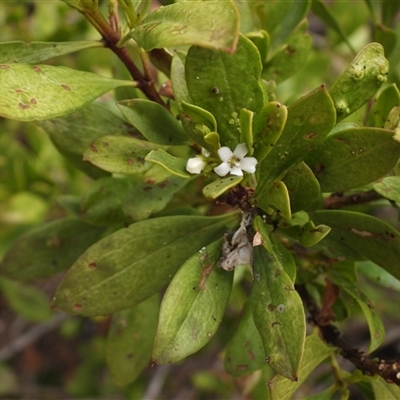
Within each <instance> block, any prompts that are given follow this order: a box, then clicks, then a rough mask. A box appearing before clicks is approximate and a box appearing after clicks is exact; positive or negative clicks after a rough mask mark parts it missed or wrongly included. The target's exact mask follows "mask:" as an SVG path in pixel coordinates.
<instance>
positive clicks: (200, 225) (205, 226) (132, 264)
mask: <svg viewBox="0 0 400 400" xmlns="http://www.w3.org/2000/svg"><path fill="white" fill-rule="evenodd" d="M237 218H238V216H237V214H236V213H232V214H227V215H224V216H221V217H195V216H171V217H161V218H154V219H149V220H145V221H140V222H137V223H134V224H132V225H130V226H129V227H128V228H123V229H121V230H118V231H116V232H114V233H112V234H110V235H108V236H106V237H105V238H104V239H102V240H100V241H99V242H97V243H96V244H94V245H93V246H91V247H90V248H89V249H88V250H87V251H86V252H84V253H83V254H82V255H81V256H80V257H79V258H78V260H77V261H76V262H75V263H74V265H73V266H72V267H71V268H70V270H69V271H68V272H67V274H66V275H65V277H64V279H63V281H62V282H61V284H60V285H59V287H58V289H57V292H56V294H55V297H54V299H53V308H56V309H59V310H61V311H64V312H68V313H72V314H82V315H88V316H91V315H105V314H110V313H113V312H115V311H119V310H122V309H126V308H130V307H133V306H135V305H136V304H139V303H141V302H142V301H144V300H146V299H147V298H148V297H150V296H152V295H153V294H155V293H156V292H158V291H159V290H160V289H161V288H162V287H164V286H165V285H167V284H168V283H169V282H170V281H171V279H172V277H173V275H174V274H175V272H176V271H177V270H178V268H179V267H180V266H181V265H182V264H183V263H184V262H185V261H186V260H187V259H188V258H189V257H190V256H192V255H193V254H194V253H196V252H197V251H198V250H200V249H201V248H202V247H203V246H206V245H208V244H209V243H210V242H213V241H215V240H217V239H219V238H221V237H222V236H223V234H224V233H225V231H226V230H228V227H232V224H235V223H237ZM160 262H161V264H160ZM161 265H162V268H161V267H160V266H161Z"/></svg>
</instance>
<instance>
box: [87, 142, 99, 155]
mask: <svg viewBox="0 0 400 400" xmlns="http://www.w3.org/2000/svg"><path fill="white" fill-rule="evenodd" d="M89 148H90V150H92V151H94V152H95V153H98V152H99V151H98V150H97V147H96V146H95V145H94V144H93V143H92V144H91V145H90V146H89Z"/></svg>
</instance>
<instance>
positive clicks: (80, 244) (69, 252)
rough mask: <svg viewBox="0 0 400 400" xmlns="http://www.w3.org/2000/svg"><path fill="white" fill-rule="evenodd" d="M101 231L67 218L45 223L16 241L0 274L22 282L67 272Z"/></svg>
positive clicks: (4, 261) (3, 263)
mask: <svg viewBox="0 0 400 400" xmlns="http://www.w3.org/2000/svg"><path fill="white" fill-rule="evenodd" d="M103 231H104V228H99V227H96V226H93V225H89V224H87V223H86V222H83V221H81V220H79V219H76V218H73V217H67V218H63V219H59V220H56V221H52V222H48V223H46V224H43V225H41V226H37V227H36V228H34V229H32V230H31V231H28V232H27V233H25V234H23V235H22V236H20V237H19V238H18V239H16V240H15V241H14V242H13V244H12V245H11V247H10V248H9V250H8V251H7V252H6V254H5V255H4V258H3V260H2V261H1V263H0V274H1V275H3V276H6V277H8V278H11V279H15V280H18V281H22V282H26V281H31V280H33V279H44V278H49V277H51V276H53V275H56V274H58V273H59V272H61V271H64V270H65V269H67V268H69V267H70V266H71V265H72V263H73V262H74V261H75V260H76V259H77V258H78V257H79V256H80V255H81V254H82V253H83V252H84V251H85V250H86V249H87V248H88V247H89V246H90V245H91V244H93V243H94V242H96V240H98V239H99V237H100V236H101V234H102V233H103Z"/></svg>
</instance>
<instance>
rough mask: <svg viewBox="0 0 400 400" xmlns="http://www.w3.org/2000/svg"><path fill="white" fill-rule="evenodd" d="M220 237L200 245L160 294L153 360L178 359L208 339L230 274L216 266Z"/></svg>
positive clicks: (227, 292) (220, 311)
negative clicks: (200, 247) (163, 292)
mask: <svg viewBox="0 0 400 400" xmlns="http://www.w3.org/2000/svg"><path fill="white" fill-rule="evenodd" d="M221 250H222V240H217V241H216V242H214V243H212V244H210V245H208V246H206V247H205V248H204V247H203V248H202V249H201V250H200V251H199V252H197V253H196V254H194V255H193V256H192V257H191V258H190V259H189V260H188V261H186V262H185V263H184V264H183V265H182V267H181V268H180V269H179V270H178V272H177V273H176V274H175V276H174V278H173V279H172V281H171V283H170V285H169V286H168V289H167V291H166V292H165V295H164V297H163V300H162V302H161V308H160V317H159V321H158V328H157V333H156V338H155V340H154V348H153V361H154V362H155V363H157V364H165V363H168V362H176V361H179V360H181V359H183V358H185V357H187V356H189V355H190V354H193V353H195V352H197V351H198V350H200V349H201V348H202V347H203V346H204V345H205V344H206V343H208V342H209V341H210V339H211V338H212V336H213V335H214V333H215V332H216V330H217V329H218V326H219V324H220V323H221V321H222V317H223V315H224V312H225V308H226V306H227V304H228V300H229V296H230V293H231V288H232V282H233V274H232V273H227V272H226V271H224V270H223V269H222V268H220V267H219V266H218V261H219V259H220V257H221Z"/></svg>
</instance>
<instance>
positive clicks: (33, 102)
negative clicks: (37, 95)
mask: <svg viewBox="0 0 400 400" xmlns="http://www.w3.org/2000/svg"><path fill="white" fill-rule="evenodd" d="M29 103H31V104H36V103H37V101H36V99H34V98H33V97H32V98H31V99H30V100H29Z"/></svg>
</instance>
